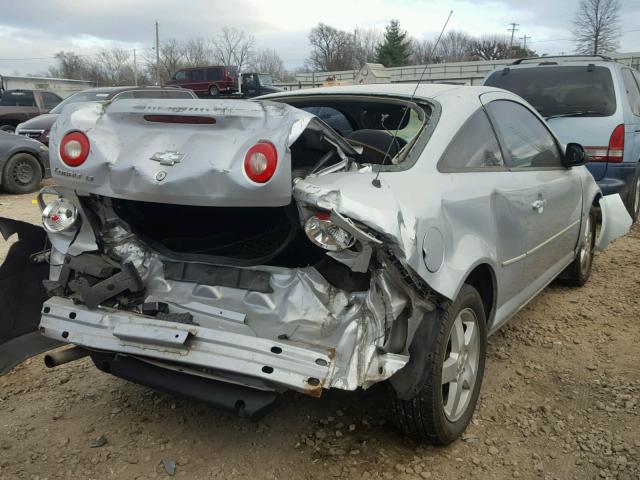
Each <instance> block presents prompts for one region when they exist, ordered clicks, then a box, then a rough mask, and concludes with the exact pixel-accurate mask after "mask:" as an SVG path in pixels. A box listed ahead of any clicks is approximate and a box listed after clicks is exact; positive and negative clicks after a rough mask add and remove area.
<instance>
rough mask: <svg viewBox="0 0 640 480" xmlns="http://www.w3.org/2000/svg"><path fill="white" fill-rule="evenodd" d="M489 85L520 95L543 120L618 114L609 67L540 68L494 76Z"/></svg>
mask: <svg viewBox="0 0 640 480" xmlns="http://www.w3.org/2000/svg"><path fill="white" fill-rule="evenodd" d="M485 85H488V86H491V87H498V88H504V89H505V90H509V91H510V92H513V93H515V94H517V95H520V96H521V97H522V98H524V99H525V100H526V101H527V102H529V103H530V104H531V105H532V106H533V107H534V108H535V109H536V110H538V112H540V115H542V116H543V117H550V116H555V115H567V116H573V115H575V116H583V117H602V116H609V115H613V114H614V113H615V111H616V94H615V91H614V88H613V79H612V78H611V72H610V70H609V69H608V68H606V67H593V66H587V65H584V66H579V67H576V66H569V67H565V66H558V67H557V66H540V67H532V68H512V69H505V70H501V71H497V72H494V73H492V74H491V75H490V76H489V77H488V78H487V80H486V81H485Z"/></svg>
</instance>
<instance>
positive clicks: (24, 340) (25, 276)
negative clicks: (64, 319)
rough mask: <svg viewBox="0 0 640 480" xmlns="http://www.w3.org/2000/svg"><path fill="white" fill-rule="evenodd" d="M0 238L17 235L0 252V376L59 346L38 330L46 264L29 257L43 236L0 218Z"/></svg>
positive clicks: (40, 231) (25, 225)
mask: <svg viewBox="0 0 640 480" xmlns="http://www.w3.org/2000/svg"><path fill="white" fill-rule="evenodd" d="M0 234H1V235H0V236H2V237H4V239H5V240H8V239H9V238H11V237H14V235H15V236H17V241H16V242H14V243H13V244H11V246H10V248H9V250H8V252H7V254H6V256H3V255H2V252H1V251H0V375H3V374H5V373H7V372H8V371H9V370H11V369H12V368H13V367H14V366H15V365H17V364H18V363H20V362H21V361H23V360H25V359H27V358H29V357H31V356H33V355H37V354H38V353H41V352H44V351H46V350H50V349H51V348H55V347H57V346H60V345H61V343H60V342H57V341H55V340H52V339H50V338H47V337H44V336H42V335H41V334H40V332H39V331H38V325H39V323H40V310H41V309H42V304H43V302H44V301H45V299H46V298H47V295H46V292H45V290H44V287H43V285H42V281H43V280H45V279H47V278H48V276H49V264H48V263H46V262H41V263H34V262H32V261H31V260H30V256H31V255H32V254H34V253H37V252H39V251H41V250H42V248H43V247H44V245H45V243H46V235H45V232H44V230H43V229H42V228H41V227H36V226H34V225H31V224H28V223H24V222H20V221H17V220H11V219H8V218H0Z"/></svg>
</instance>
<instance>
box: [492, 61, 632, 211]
mask: <svg viewBox="0 0 640 480" xmlns="http://www.w3.org/2000/svg"><path fill="white" fill-rule="evenodd" d="M484 84H485V85H488V86H492V87H500V88H504V89H505V90H509V91H511V92H514V93H516V94H518V95H520V96H521V97H522V98H524V99H525V100H527V101H528V102H529V103H530V104H531V105H533V106H534V107H535V108H536V109H537V110H538V112H540V114H541V115H542V116H543V117H545V118H546V119H547V122H549V125H551V128H552V129H553V130H554V131H555V132H556V134H557V135H558V137H559V138H560V140H561V141H563V142H569V141H575V142H579V143H581V144H583V145H584V146H585V150H586V152H587V156H588V157H589V159H588V163H587V168H588V169H589V171H590V172H591V174H592V175H593V177H594V178H595V179H596V181H597V182H598V186H599V187H600V188H601V189H602V191H603V193H604V194H605V195H609V194H612V193H619V194H620V196H621V197H622V199H623V200H624V202H625V205H626V206H627V209H628V211H629V213H630V214H631V216H632V217H633V219H634V221H635V220H636V219H637V218H638V213H639V212H640V163H639V162H640V72H638V71H637V70H634V69H632V68H630V67H628V66H626V65H622V64H620V63H617V62H615V61H613V60H611V59H608V58H606V57H599V56H596V57H580V56H577V57H576V56H573V57H540V58H530V59H522V60H518V61H516V62H514V63H513V64H512V65H510V66H508V67H506V68H503V69H499V70H496V71H494V72H492V73H490V74H489V75H488V76H487V77H486V79H485V81H484Z"/></svg>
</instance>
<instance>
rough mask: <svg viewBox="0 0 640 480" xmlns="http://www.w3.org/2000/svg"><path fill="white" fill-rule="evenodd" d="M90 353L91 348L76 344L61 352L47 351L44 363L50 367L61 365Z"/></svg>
mask: <svg viewBox="0 0 640 480" xmlns="http://www.w3.org/2000/svg"><path fill="white" fill-rule="evenodd" d="M87 355H89V350H85V349H84V348H82V347H78V346H74V347H71V348H67V349H66V350H62V351H60V352H53V353H47V354H46V355H45V356H44V364H45V365H46V366H47V367H48V368H53V367H59V366H60V365H64V364H65V363H69V362H74V361H76V360H80V359H81V358H84V357H86V356H87Z"/></svg>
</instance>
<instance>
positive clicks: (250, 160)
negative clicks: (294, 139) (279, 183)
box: [244, 140, 278, 183]
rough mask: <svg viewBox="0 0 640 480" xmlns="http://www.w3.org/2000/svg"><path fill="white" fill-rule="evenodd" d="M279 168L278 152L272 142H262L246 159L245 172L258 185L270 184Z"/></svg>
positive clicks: (249, 152) (254, 147)
mask: <svg viewBox="0 0 640 480" xmlns="http://www.w3.org/2000/svg"><path fill="white" fill-rule="evenodd" d="M277 166H278V151H277V150H276V147H275V146H274V145H273V143H271V142H267V141H266V140H261V141H260V142H258V143H256V144H255V145H254V146H253V147H251V148H250V149H249V151H248V152H247V154H246V156H245V157H244V171H245V173H246V174H247V177H249V179H250V180H252V181H254V182H256V183H265V182H268V181H269V180H270V179H271V177H273V174H274V173H275V171H276V167H277Z"/></svg>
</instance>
